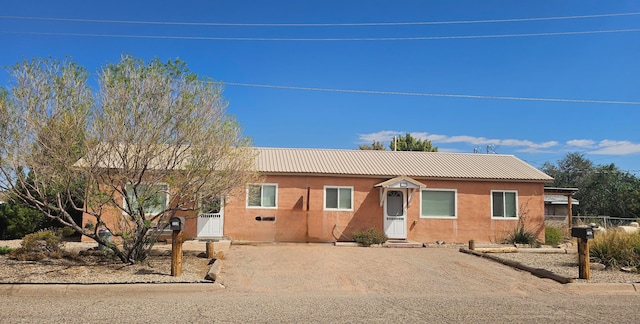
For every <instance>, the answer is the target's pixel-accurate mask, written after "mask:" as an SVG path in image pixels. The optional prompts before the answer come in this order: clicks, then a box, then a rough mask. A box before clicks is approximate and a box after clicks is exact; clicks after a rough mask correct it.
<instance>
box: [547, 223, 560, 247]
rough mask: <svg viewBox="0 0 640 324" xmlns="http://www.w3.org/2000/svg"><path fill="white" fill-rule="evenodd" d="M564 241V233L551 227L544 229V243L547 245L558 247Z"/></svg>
mask: <svg viewBox="0 0 640 324" xmlns="http://www.w3.org/2000/svg"><path fill="white" fill-rule="evenodd" d="M563 241H564V233H563V232H562V230H561V229H559V228H557V227H553V226H547V227H545V228H544V243H545V244H548V245H558V244H560V243H562V242H563Z"/></svg>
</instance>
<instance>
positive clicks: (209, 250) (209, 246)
mask: <svg viewBox="0 0 640 324" xmlns="http://www.w3.org/2000/svg"><path fill="white" fill-rule="evenodd" d="M215 256H216V254H215V252H214V250H213V241H207V259H213V258H215Z"/></svg>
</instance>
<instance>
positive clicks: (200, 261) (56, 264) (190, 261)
mask: <svg viewBox="0 0 640 324" xmlns="http://www.w3.org/2000/svg"><path fill="white" fill-rule="evenodd" d="M0 246H9V247H12V248H17V247H19V246H20V240H14V241H0ZM96 246H97V244H96V243H79V242H67V243H65V246H64V250H65V252H66V253H65V257H63V258H59V259H54V258H50V259H44V260H41V261H17V260H12V259H10V258H9V257H7V256H6V255H3V256H0V283H141V282H144V283H156V282H210V281H206V280H205V279H204V278H205V276H206V274H207V272H208V271H209V269H210V265H209V261H210V260H209V259H206V258H202V257H198V256H197V255H198V254H200V253H202V252H204V244H196V245H193V244H192V246H186V249H185V247H184V246H183V250H184V253H183V259H182V264H183V265H182V276H179V277H172V276H171V254H170V253H169V252H170V249H171V245H170V244H159V245H157V246H156V247H155V248H154V251H153V254H152V255H151V256H149V257H148V258H147V260H146V261H145V262H143V263H141V264H135V265H126V264H123V263H122V262H121V261H120V260H119V259H117V258H114V257H105V256H98V255H81V253H80V252H81V251H87V250H89V249H91V248H95V247H96Z"/></svg>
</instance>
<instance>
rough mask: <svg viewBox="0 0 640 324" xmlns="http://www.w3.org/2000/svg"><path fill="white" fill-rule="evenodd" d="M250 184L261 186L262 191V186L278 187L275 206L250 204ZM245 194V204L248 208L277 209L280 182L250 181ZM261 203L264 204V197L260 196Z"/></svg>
mask: <svg viewBox="0 0 640 324" xmlns="http://www.w3.org/2000/svg"><path fill="white" fill-rule="evenodd" d="M250 186H260V192H263V191H262V186H275V187H276V201H275V206H273V207H264V206H249V187H250ZM246 191H247V192H246V196H245V206H246V208H247V209H277V208H278V184H277V183H250V184H248V185H247V190H246ZM260 205H262V197H260Z"/></svg>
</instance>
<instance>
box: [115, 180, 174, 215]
mask: <svg viewBox="0 0 640 324" xmlns="http://www.w3.org/2000/svg"><path fill="white" fill-rule="evenodd" d="M130 184H131V183H127V184H126V185H130ZM140 184H141V185H146V184H147V183H146V182H141V183H140ZM151 186H167V192H166V196H167V198H166V199H165V200H166V202H167V203H166V204H165V206H164V209H165V210H166V209H167V207H169V204H170V203H171V202H170V201H169V198H170V196H169V193H170V192H171V186H170V185H169V183H167V182H156V183H153V184H151ZM125 210H127V200H126V199H125V197H124V196H123V197H122V214H123V215H126V214H127V213H126V212H125ZM144 215H145V216H155V215H157V214H154V213H147V212H145V213H144Z"/></svg>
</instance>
